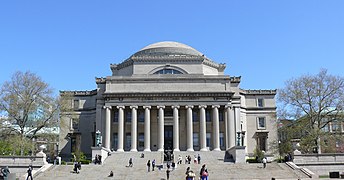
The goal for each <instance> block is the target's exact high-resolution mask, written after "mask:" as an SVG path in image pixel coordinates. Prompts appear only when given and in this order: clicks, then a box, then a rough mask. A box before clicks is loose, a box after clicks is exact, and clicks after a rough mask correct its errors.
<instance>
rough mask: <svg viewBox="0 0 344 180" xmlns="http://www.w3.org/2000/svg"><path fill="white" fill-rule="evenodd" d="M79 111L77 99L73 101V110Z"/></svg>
mask: <svg viewBox="0 0 344 180" xmlns="http://www.w3.org/2000/svg"><path fill="white" fill-rule="evenodd" d="M78 109H79V99H74V110H78Z"/></svg>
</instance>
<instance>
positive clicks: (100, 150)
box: [91, 147, 111, 163]
mask: <svg viewBox="0 0 344 180" xmlns="http://www.w3.org/2000/svg"><path fill="white" fill-rule="evenodd" d="M91 149H92V161H93V162H94V160H95V157H96V155H101V156H102V159H101V161H102V163H103V162H104V161H105V159H106V158H107V157H108V154H109V153H110V152H111V151H110V150H108V149H107V148H104V147H91Z"/></svg>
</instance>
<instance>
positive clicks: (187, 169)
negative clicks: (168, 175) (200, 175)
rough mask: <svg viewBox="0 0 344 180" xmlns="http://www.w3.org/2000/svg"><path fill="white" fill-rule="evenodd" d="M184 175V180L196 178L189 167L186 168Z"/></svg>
mask: <svg viewBox="0 0 344 180" xmlns="http://www.w3.org/2000/svg"><path fill="white" fill-rule="evenodd" d="M185 175H186V176H185V177H186V180H194V179H195V177H196V174H195V173H194V172H193V171H192V170H191V169H190V167H188V168H186V172H185Z"/></svg>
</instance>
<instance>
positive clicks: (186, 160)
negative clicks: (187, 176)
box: [185, 156, 188, 164]
mask: <svg viewBox="0 0 344 180" xmlns="http://www.w3.org/2000/svg"><path fill="white" fill-rule="evenodd" d="M187 163H188V156H185V164H187Z"/></svg>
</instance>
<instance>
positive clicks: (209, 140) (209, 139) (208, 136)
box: [206, 133, 211, 147]
mask: <svg viewBox="0 0 344 180" xmlns="http://www.w3.org/2000/svg"><path fill="white" fill-rule="evenodd" d="M206 141H207V146H206V147H210V146H211V133H207V134H206Z"/></svg>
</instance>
